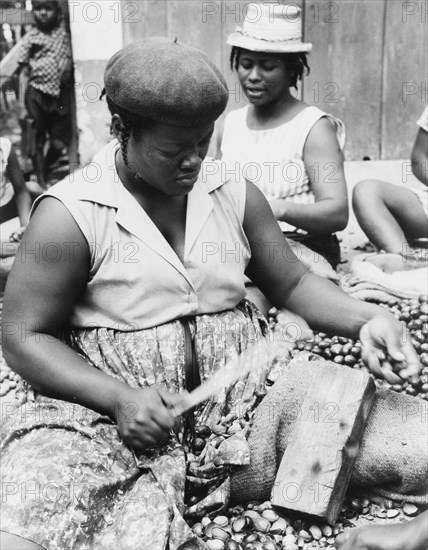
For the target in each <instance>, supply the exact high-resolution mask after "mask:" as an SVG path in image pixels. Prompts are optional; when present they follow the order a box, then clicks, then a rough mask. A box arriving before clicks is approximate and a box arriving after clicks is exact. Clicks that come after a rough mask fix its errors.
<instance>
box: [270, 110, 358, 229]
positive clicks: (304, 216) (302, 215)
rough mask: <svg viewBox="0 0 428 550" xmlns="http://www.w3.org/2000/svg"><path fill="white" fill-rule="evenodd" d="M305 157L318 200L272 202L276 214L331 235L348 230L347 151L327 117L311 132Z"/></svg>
mask: <svg viewBox="0 0 428 550" xmlns="http://www.w3.org/2000/svg"><path fill="white" fill-rule="evenodd" d="M303 159H304V163H305V169H306V172H307V174H308V177H309V181H310V183H311V188H312V190H313V193H314V196H315V203H313V204H297V203H295V202H292V201H290V200H287V199H278V200H274V201H271V207H272V209H273V211H274V214H275V217H276V218H277V219H278V220H281V221H284V222H287V223H289V224H290V225H294V226H295V227H299V228H300V229H304V230H306V231H308V232H310V233H317V234H321V233H323V234H331V233H335V232H336V231H340V230H342V229H344V228H345V227H346V224H347V223H348V198H347V190H346V182H345V174H344V170H343V153H342V151H341V150H340V147H339V143H338V141H337V138H336V134H335V132H334V129H333V127H332V125H331V123H330V122H329V121H328V120H327V119H326V118H321V119H320V120H319V121H318V122H317V123H316V124H315V125H314V126H313V128H312V130H311V131H310V133H309V135H308V138H307V140H306V144H305V147H304V150H303Z"/></svg>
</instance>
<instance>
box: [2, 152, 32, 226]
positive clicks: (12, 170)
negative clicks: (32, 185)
mask: <svg viewBox="0 0 428 550" xmlns="http://www.w3.org/2000/svg"><path fill="white" fill-rule="evenodd" d="M6 170H7V175H8V177H9V180H10V182H11V184H12V186H13V190H14V192H15V200H16V205H17V208H18V215H19V221H20V223H21V226H22V227H25V226H26V225H27V222H28V216H29V215H30V209H31V197H30V193H29V192H28V189H27V187H26V186H25V181H24V175H23V173H22V170H21V167H20V165H19V161H18V157H17V155H16V151H15V148H14V147H13V146H12V148H11V150H10V154H9V159H8V162H7V168H6Z"/></svg>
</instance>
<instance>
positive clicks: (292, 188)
mask: <svg viewBox="0 0 428 550" xmlns="http://www.w3.org/2000/svg"><path fill="white" fill-rule="evenodd" d="M301 37H302V18H301V12H300V9H299V8H298V7H296V6H291V5H272V4H249V6H248V11H247V15H246V18H245V20H244V23H243V26H242V28H239V27H238V28H237V30H236V32H234V33H232V34H231V35H230V36H229V37H228V39H227V42H228V44H230V45H231V46H232V52H231V58H230V59H231V68H232V69H233V70H236V72H237V75H238V78H239V82H240V84H241V86H242V90H243V93H244V94H245V98H246V100H247V101H248V102H249V105H247V106H245V107H243V108H241V109H238V110H235V111H232V112H231V113H229V114H228V115H227V117H226V119H225V123H224V130H223V136H222V141H221V157H222V160H224V161H226V162H227V164H228V165H230V167H231V169H232V166H233V167H237V168H238V169H239V170H241V172H242V174H243V176H244V177H245V178H246V179H248V180H249V181H251V182H253V183H254V184H255V185H257V186H258V187H259V188H260V189H261V190H262V191H263V193H264V195H265V196H266V198H267V199H268V201H269V204H270V206H271V208H272V211H273V213H274V215H275V218H276V219H277V220H278V222H279V225H280V227H281V229H282V231H283V232H284V233H285V235H286V237H287V238H289V239H291V241H290V244H291V245H292V246H293V245H295V243H301V244H303V245H305V246H297V249H296V248H294V250H295V251H296V254H297V256H298V257H300V259H301V260H302V261H303V262H304V263H306V264H307V265H308V266H309V267H310V268H311V269H313V270H314V271H315V272H317V273H319V274H321V271H322V266H323V264H324V265H325V267H327V268H328V267H329V264H330V265H331V266H332V267H333V268H336V267H337V265H338V263H339V261H340V248H339V243H338V240H337V237H336V236H335V235H334V233H335V232H336V231H340V230H342V229H344V228H345V226H346V224H347V222H348V201H347V191H346V184H345V177H344V173H343V154H342V148H343V146H344V142H345V130H344V126H343V124H342V122H341V121H340V120H338V119H337V118H335V117H333V116H331V115H328V114H327V113H325V112H323V111H322V110H321V109H318V108H317V107H313V106H309V105H308V104H307V103H305V102H303V101H301V100H299V99H297V98H296V97H295V94H294V93H292V89H293V88H296V89H297V85H298V82H299V80H301V79H302V76H303V74H304V72H305V70H306V71H308V72H309V67H308V64H307V57H306V54H307V53H308V52H309V51H310V50H311V49H312V44H309V43H306V42H302V40H301ZM306 247H307V248H306ZM308 248H309V251H308ZM308 252H310V253H309V254H308ZM325 260H327V261H328V264H327V263H326V261H325ZM323 271H324V273H325V274H326V276H330V277H331V278H334V277H335V274H334V272H333V271H332V270H331V269H324V270H323Z"/></svg>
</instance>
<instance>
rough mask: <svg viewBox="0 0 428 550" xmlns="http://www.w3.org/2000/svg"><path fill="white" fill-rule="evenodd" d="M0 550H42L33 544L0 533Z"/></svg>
mask: <svg viewBox="0 0 428 550" xmlns="http://www.w3.org/2000/svg"><path fill="white" fill-rule="evenodd" d="M0 550H44V549H43V547H42V546H39V545H38V544H36V543H35V542H32V541H30V540H27V539H23V538H22V537H18V536H17V535H11V534H10V533H6V532H5V531H0Z"/></svg>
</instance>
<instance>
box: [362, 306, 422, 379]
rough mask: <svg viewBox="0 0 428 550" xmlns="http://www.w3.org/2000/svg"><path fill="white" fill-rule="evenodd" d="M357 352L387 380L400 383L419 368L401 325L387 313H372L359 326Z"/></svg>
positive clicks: (417, 360)
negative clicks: (360, 347) (358, 349)
mask: <svg viewBox="0 0 428 550" xmlns="http://www.w3.org/2000/svg"><path fill="white" fill-rule="evenodd" d="M360 340H361V344H362V350H361V356H362V359H363V361H364V363H365V364H366V365H367V366H368V368H369V369H370V370H371V371H372V372H373V373H374V374H376V375H377V376H379V377H381V378H385V380H387V381H388V382H389V383H390V384H402V383H403V382H404V381H405V380H406V379H407V378H409V377H411V376H415V375H417V374H418V373H419V371H420V370H421V364H420V362H419V358H418V355H417V353H416V351H415V349H414V347H413V345H412V342H411V340H410V335H409V334H408V332H407V330H406V328H405V326H404V325H403V324H402V323H400V322H399V321H397V320H396V319H395V317H393V316H392V315H390V314H386V313H385V314H381V315H376V316H375V317H373V318H372V319H370V321H368V322H367V323H365V325H363V326H362V328H361V330H360Z"/></svg>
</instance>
